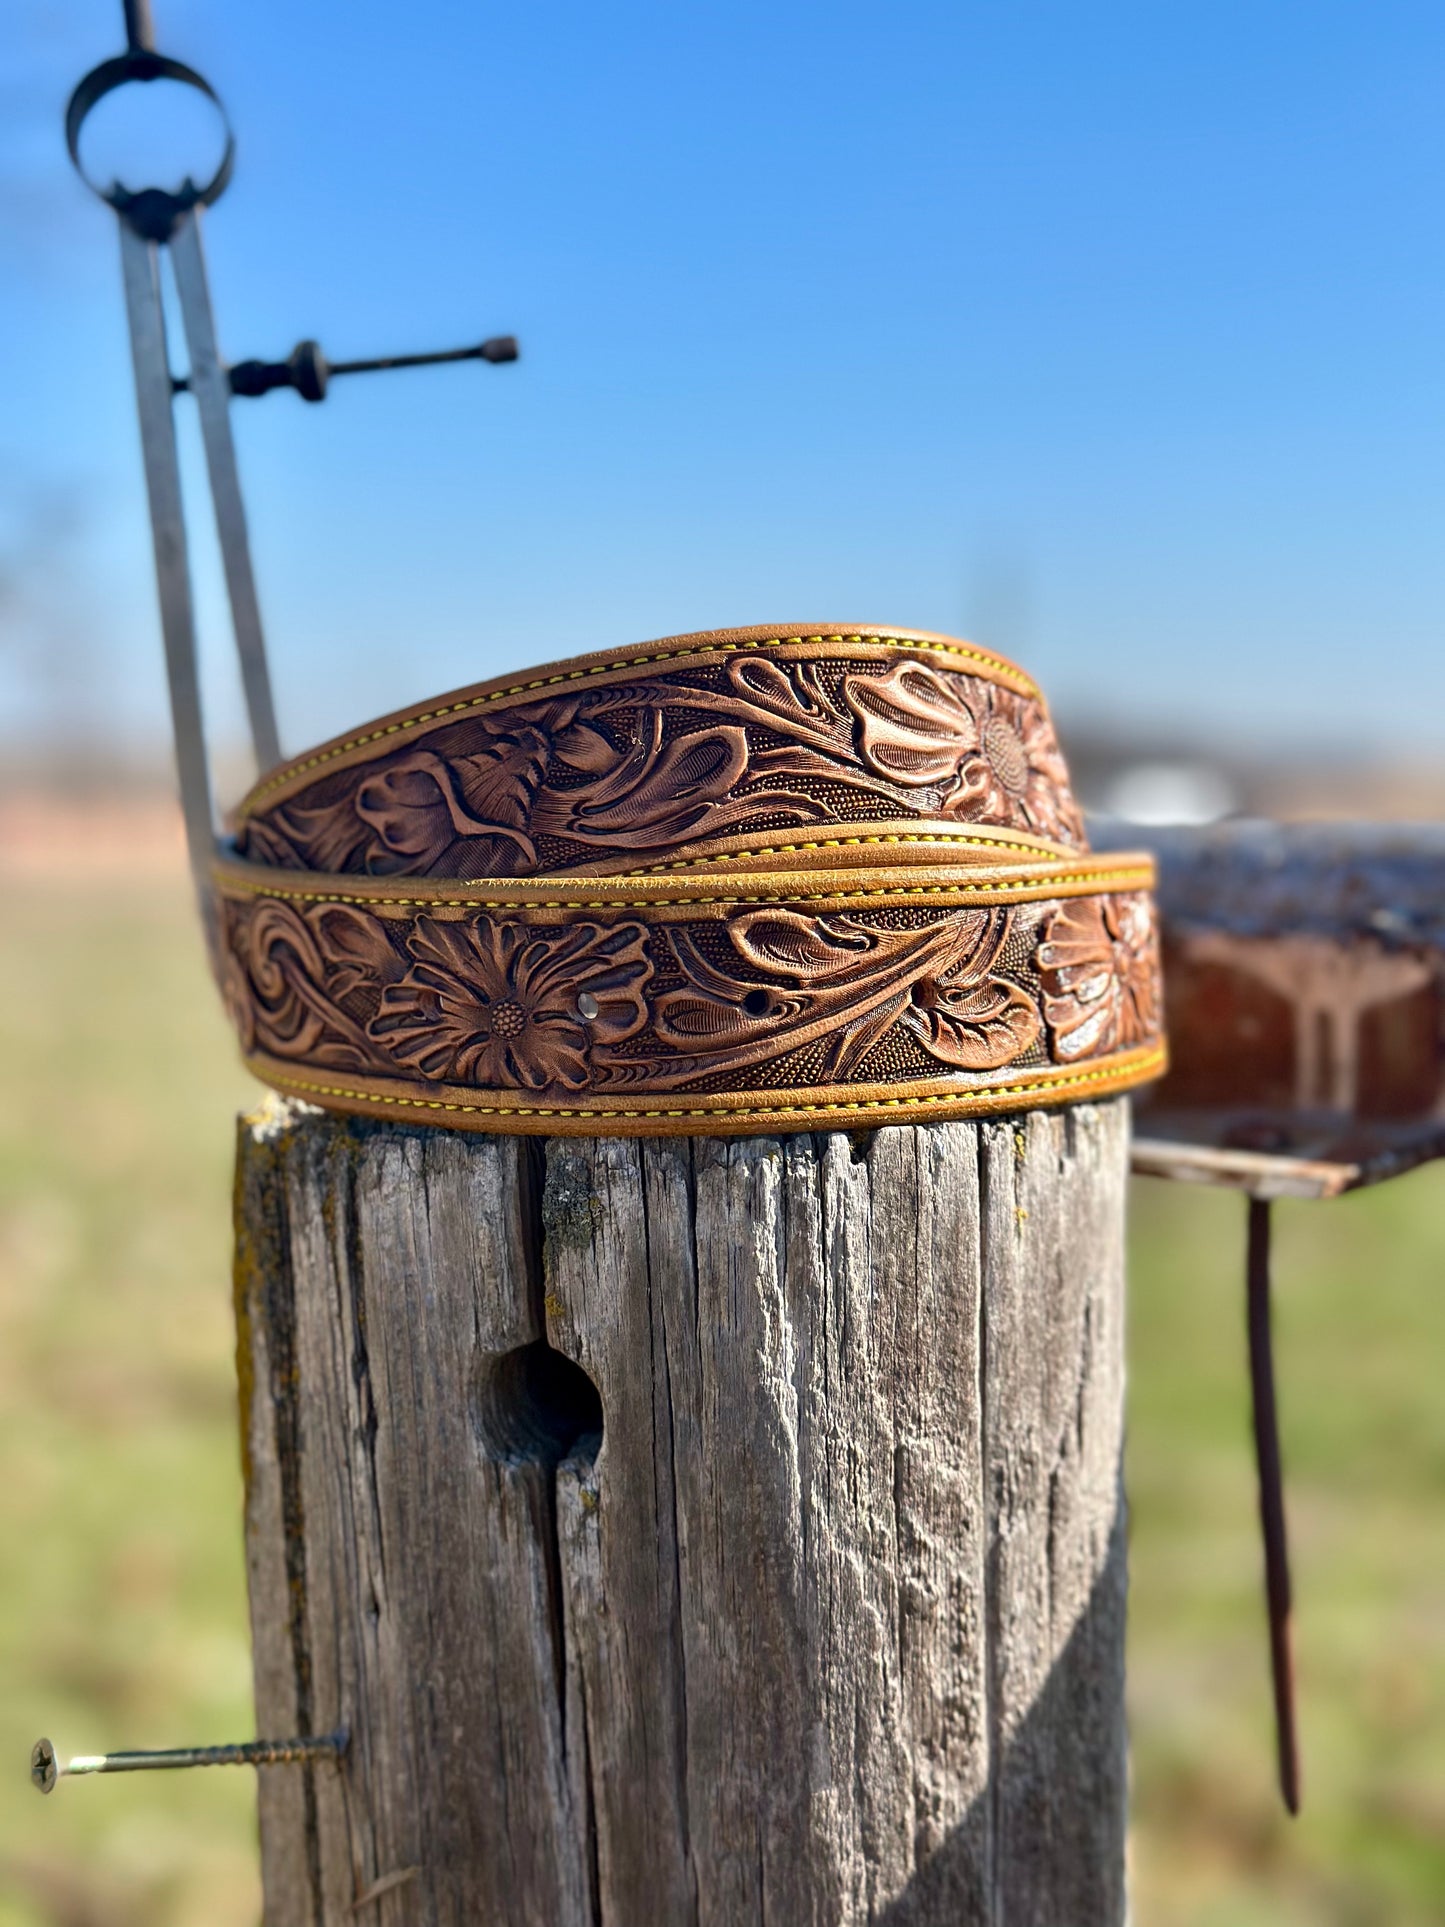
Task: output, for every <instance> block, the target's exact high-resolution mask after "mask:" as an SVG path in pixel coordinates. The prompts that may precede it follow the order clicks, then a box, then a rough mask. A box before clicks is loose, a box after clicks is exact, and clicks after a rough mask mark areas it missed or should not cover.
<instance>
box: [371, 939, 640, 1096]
mask: <svg viewBox="0 0 1445 1927" xmlns="http://www.w3.org/2000/svg"><path fill="white" fill-rule="evenodd" d="M407 951H408V954H409V957H410V960H411V962H410V968H409V969H408V970H407V972H406V975H405V976H404V977H403V978H402V979H401V981H400V982H399V983H395V984H392V985H389V986H388V988H387V989H386V990H385V991H384V992H383V994H382V1000H381V1008H380V1010H379V1011H378V1012H377V1014H376V1016H375V1017H373V1018H372V1020H371V1023H370V1024H369V1025H368V1027H367V1029H368V1035H369V1036H370V1037H371V1038H372V1039H373V1040H374V1042H376V1043H377V1044H379V1045H381V1046H382V1047H383V1049H384V1050H385V1051H386V1052H387V1053H388V1055H389V1056H390V1057H392V1058H393V1059H394V1060H396V1061H397V1062H399V1063H402V1064H405V1065H407V1066H408V1067H410V1068H411V1069H412V1070H415V1071H416V1072H418V1073H419V1074H420V1075H421V1076H423V1077H429V1078H434V1079H437V1080H446V1081H448V1082H452V1083H458V1084H475V1085H480V1086H486V1087H492V1088H496V1089H500V1090H527V1091H542V1090H546V1089H547V1088H548V1087H549V1086H551V1085H557V1086H560V1087H561V1088H562V1089H564V1090H569V1091H576V1090H580V1089H582V1087H583V1086H584V1085H585V1084H587V1082H588V1081H589V1066H590V1061H591V1056H592V1052H593V1050H594V1048H596V1046H598V1045H610V1044H617V1043H620V1042H621V1041H622V1040H623V1039H624V1038H627V1037H632V1036H634V1035H635V1034H636V1033H637V1032H638V1031H639V1030H641V1029H642V1027H643V1025H644V1024H645V1023H646V1021H647V1003H646V1000H645V998H644V996H643V992H644V990H645V988H646V986H647V984H648V982H649V981H650V980H651V977H652V963H651V960H650V958H649V957H648V955H647V932H646V930H645V929H644V928H643V927H642V925H641V924H637V923H621V924H598V923H576V924H571V925H568V926H566V927H565V928H562V929H555V930H553V929H532V928H530V927H529V926H528V925H526V924H523V923H502V922H498V921H496V920H494V919H493V918H491V917H477V918H475V919H473V920H472V921H470V922H468V923H442V922H440V921H439V920H438V919H436V918H434V917H419V918H418V919H417V922H416V926H415V928H414V929H413V931H412V933H411V936H410V938H409V939H408V943H407Z"/></svg>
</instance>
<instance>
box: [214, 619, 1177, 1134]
mask: <svg viewBox="0 0 1445 1927" xmlns="http://www.w3.org/2000/svg"><path fill="white" fill-rule="evenodd" d="M1153 880H1154V874H1153V863H1152V860H1151V859H1150V858H1149V857H1147V856H1143V855H1140V856H1132V855H1125V856H1119V855H1116V854H1110V855H1109V856H1107V857H1096V856H1093V855H1091V854H1090V853H1089V851H1088V849H1087V845H1086V841H1085V836H1084V829H1083V822H1082V819H1081V817H1080V814H1079V811H1078V808H1077V806H1076V804H1075V802H1074V799H1073V797H1072V794H1071V793H1070V789H1069V784H1068V777H1067V772H1066V770H1065V768H1064V764H1063V759H1062V757H1061V756H1060V753H1059V749H1058V745H1057V742H1056V740H1055V737H1054V733H1053V727H1052V725H1051V723H1050V721H1049V717H1048V712H1047V709H1046V707H1045V705H1044V702H1043V699H1042V697H1041V695H1040V694H1039V691H1038V690H1037V689H1036V687H1035V686H1034V684H1033V683H1032V682H1031V681H1030V680H1029V678H1028V677H1027V676H1026V675H1024V673H1023V672H1022V671H1021V670H1019V669H1017V668H1015V667H1014V666H1013V665H1012V664H1011V663H1008V662H1005V661H1004V660H1003V659H1002V658H1000V657H997V656H994V655H991V654H989V653H988V652H987V651H984V650H981V649H976V648H974V647H972V646H971V645H969V644H967V643H962V642H956V641H954V640H952V639H951V638H948V637H945V636H933V635H927V634H918V633H910V632H907V631H902V630H895V629H869V630H866V631H854V630H847V629H843V628H834V627H829V626H821V627H814V628H809V629H806V630H804V629H790V628H769V629H743V630H725V631H716V632H711V633H708V634H703V635H693V636H682V637H674V638H669V639H667V640H664V641H661V642H655V643H648V644H644V645H643V646H641V647H640V648H637V649H633V650H629V651H626V652H618V653H615V654H610V655H593V656H584V657H579V658H578V659H576V660H575V661H573V662H569V663H561V664H557V665H553V666H551V667H548V668H544V669H538V670H535V671H532V672H531V673H529V674H527V675H525V676H519V677H514V678H504V679H499V680H496V681H493V682H489V683H483V684H480V685H478V686H476V687H475V688H472V689H466V690H462V691H459V692H457V693H455V694H453V695H450V696H447V697H445V698H443V699H442V700H440V701H439V702H435V703H432V704H429V705H427V706H425V707H423V708H419V709H416V710H409V711H405V712H401V713H399V714H397V715H394V716H390V717H387V718H385V719H383V720H382V721H380V722H378V723H376V724H374V725H372V726H370V727H369V728H366V729H364V730H361V731H359V732H357V733H356V734H354V735H351V736H347V737H343V738H339V739H337V740H336V741H334V742H331V743H328V744H326V745H325V746H323V747H322V748H320V749H317V750H315V751H313V752H311V753H310V754H309V755H306V756H303V757H299V758H297V759H295V760H294V761H292V762H290V763H287V764H285V765H283V766H282V767H280V768H279V769H277V770H276V771H274V772H273V773H271V774H270V775H268V776H266V777H265V778H264V779H263V780H262V781H261V782H260V783H258V784H257V785H256V787H255V788H254V789H253V790H252V791H251V793H250V795H249V796H248V797H247V798H246V799H245V801H244V802H243V803H242V805H241V808H240V812H239V817H238V828H237V834H236V837H235V842H234V846H233V848H232V849H231V850H228V851H227V852H226V853H224V854H223V855H222V856H221V857H220V858H219V859H218V861H217V864H216V868H215V881H216V886H217V891H218V896H219V900H220V910H221V939H222V974H223V988H224V991H225V995H226V1001H227V1005H228V1008H229V1009H230V1011H231V1013H232V1015H233V1017H234V1019H235V1021H236V1024H237V1027H238V1029H239V1031H240V1034H241V1039H242V1044H243V1048H244V1051H245V1055H246V1060H247V1062H248V1064H249V1065H250V1066H251V1068H252V1069H253V1070H254V1071H255V1072H256V1074H257V1075H258V1076H259V1077H261V1078H262V1079H263V1080H264V1081H266V1082H267V1083H269V1084H272V1085H274V1086H275V1087H276V1088H278V1089H279V1090H281V1091H284V1092H288V1093H292V1094H295V1095H297V1096H299V1097H302V1098H306V1099H309V1100H310V1101H312V1102H314V1103H317V1104H321V1105H324V1106H327V1107H330V1108H334V1109H338V1110H344V1111H353V1112H360V1113H370V1114H374V1115H381V1116H388V1117H399V1118H403V1119H410V1120H412V1121H415V1122H421V1123H429V1124H446V1125H451V1126H456V1127H460V1128H468V1129H474V1130H488V1131H534V1132H544V1133H550V1134H559V1133H565V1132H592V1133H599V1132H607V1133H612V1132H616V1133H619V1134H629V1135H643V1134H647V1135H652V1134H662V1133H667V1132H679V1133H698V1134H701V1133H734V1132H761V1131H774V1130H799V1129H802V1130H807V1129H818V1128H826V1127H828V1126H829V1125H834V1124H836V1125H840V1126H843V1127H861V1126H868V1125H873V1124H880V1123H886V1122H898V1121H921V1120H925V1119H943V1118H950V1117H968V1116H974V1115H978V1114H983V1113H991V1112H999V1111H1010V1110H1013V1111H1017V1110H1024V1109H1030V1108H1033V1107H1035V1106H1038V1105H1045V1104H1060V1103H1067V1102H1070V1101H1077V1100H1080V1099H1083V1098H1088V1097H1093V1096H1101V1095H1107V1094H1110V1093H1113V1092H1116V1091H1122V1090H1127V1089H1129V1088H1130V1087H1131V1086H1133V1085H1136V1084H1139V1083H1142V1082H1143V1081H1145V1080H1146V1079H1149V1078H1153V1077H1156V1076H1158V1075H1159V1074H1160V1072H1161V1071H1162V1070H1163V1068H1164V1046H1163V1041H1162V1035H1161V1023H1162V1004H1161V997H1160V987H1159V966H1158V945H1157V938H1156V931H1155V922H1154V910H1153V901H1152V897H1151V895H1150V891H1151V887H1152V884H1153Z"/></svg>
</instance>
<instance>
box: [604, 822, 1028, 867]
mask: <svg viewBox="0 0 1445 1927" xmlns="http://www.w3.org/2000/svg"><path fill="white" fill-rule="evenodd" d="M872 843H876V844H886V845H888V846H889V847H890V848H891V847H892V846H893V845H894V844H902V843H939V844H942V845H943V847H944V848H945V849H953V848H954V847H955V846H957V845H967V847H968V848H969V849H971V850H973V849H977V850H1017V851H1018V852H1019V855H1020V861H1026V860H1027V852H1028V851H1029V850H1031V849H1037V848H1038V847H1039V846H1038V845H1037V844H1031V843H1029V842H1028V841H1027V839H1026V838H1025V837H1023V836H1022V835H1020V836H1019V837H1017V838H1014V837H1004V836H962V835H955V834H954V833H953V831H952V830H920V831H918V832H917V833H916V834H915V835H912V836H902V835H900V836H827V837H819V838H815V839H814V840H813V841H812V842H808V843H773V844H770V845H769V846H768V847H767V848H766V849H762V850H731V851H726V850H725V851H722V852H720V853H719V854H718V855H717V856H687V857H680V858H679V859H678V861H677V862H676V863H649V864H647V865H645V866H644V868H642V869H641V870H636V871H634V872H633V875H635V876H644V877H650V876H660V875H662V874H663V873H664V872H666V871H669V870H704V869H706V868H707V867H708V865H709V864H712V863H746V862H748V861H749V860H750V859H751V858H753V857H759V856H787V855H789V854H791V852H792V851H794V850H854V849H857V848H859V847H860V846H861V845H863V844H872ZM1043 861H1045V862H1047V861H1048V858H1047V856H1045V857H1044V858H1043Z"/></svg>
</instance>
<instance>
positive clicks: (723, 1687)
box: [237, 1100, 1128, 1927]
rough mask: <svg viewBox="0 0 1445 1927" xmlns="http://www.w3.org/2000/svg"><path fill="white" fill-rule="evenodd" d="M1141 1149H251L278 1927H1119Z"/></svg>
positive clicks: (267, 1813) (243, 1346)
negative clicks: (1131, 1275) (1128, 1209)
mask: <svg viewBox="0 0 1445 1927" xmlns="http://www.w3.org/2000/svg"><path fill="white" fill-rule="evenodd" d="M1127 1138H1128V1121H1127V1109H1126V1106H1125V1104H1124V1102H1123V1101H1122V1100H1114V1101H1113V1102H1109V1103H1104V1104H1100V1105H1096V1106H1081V1107H1079V1108H1077V1109H1075V1110H1073V1111H1070V1112H1063V1113H1047V1114H1046V1113H1033V1114H1030V1115H1028V1116H1025V1117H1019V1118H1012V1119H1002V1120H998V1121H994V1122H984V1123H977V1124H973V1123H952V1124H934V1125H923V1126H898V1127H890V1128H887V1129H883V1130H878V1131H876V1132H873V1133H871V1134H868V1135H867V1136H863V1137H858V1138H850V1137H848V1136H846V1135H842V1134H838V1135H817V1136H798V1137H791V1138H786V1139H781V1140H779V1139H775V1138H773V1139H770V1138H751V1139H733V1140H719V1139H686V1138H677V1139H652V1140H645V1141H640V1142H639V1141H636V1140H621V1139H612V1138H597V1139H569V1140H553V1141H549V1142H547V1143H545V1144H544V1143H543V1142H541V1141H540V1140H536V1139H532V1140H528V1139H525V1138H517V1137H469V1136H461V1135H452V1134H448V1133H443V1132H425V1131H419V1130H411V1129H405V1128H399V1127H391V1126H387V1125H371V1124H363V1123H358V1122H355V1121H348V1120H346V1119H341V1118H335V1117H329V1116H323V1115H321V1114H319V1113H316V1112H309V1111H303V1110H300V1109H287V1108H284V1107H280V1106H277V1107H275V1108H273V1109H272V1110H271V1111H270V1112H269V1113H267V1114H264V1115H263V1116H262V1117H261V1118H259V1119H253V1120H248V1121H247V1122H245V1123H244V1124H243V1126H242V1128H241V1133H240V1161H239V1170H238V1180H237V1233H238V1258H237V1310H238V1319H239V1362H240V1369H241V1381H242V1392H243V1433H244V1441H245V1450H246V1455H247V1467H248V1480H247V1493H248V1497H247V1544H248V1553H249V1564H250V1578H251V1607H252V1619H253V1626H254V1637H255V1653H256V1697H257V1721H258V1728H257V1730H258V1731H260V1732H263V1733H272V1732H275V1733H291V1732H325V1731H327V1730H329V1729H330V1728H332V1727H334V1726H336V1725H337V1724H339V1723H345V1724H346V1725H347V1726H348V1727H349V1729H350V1732H351V1742H350V1749H349V1753H348V1756H347V1759H346V1762H345V1765H344V1766H343V1767H342V1768H341V1769H339V1770H338V1769H336V1768H332V1767H307V1768H304V1769H301V1768H277V1769H268V1770H263V1771H262V1773H261V1775H260V1782H261V1795H260V1798H261V1832H262V1850H263V1872H264V1881H265V1890H266V1906H267V1920H268V1922H269V1923H270V1927H303V1923H304V1924H305V1927H322V1924H323V1923H324V1924H325V1927H339V1923H342V1922H348V1923H349V1922H352V1921H357V1920H360V1921H363V1922H378V1923H382V1927H401V1924H402V1923H406V1924H407V1927H411V1924H412V1923H417V1924H418V1927H419V1924H420V1923H423V1922H425V1923H442V1924H443V1927H480V1923H497V1927H504V1924H505V1927H651V1924H652V1923H656V1924H657V1927H674V1924H676V1927H684V1924H686V1927H694V1923H696V1927H754V1924H756V1927H765V1924H766V1927H805V1924H806V1927H854V1924H855V1923H863V1922H873V1923H878V1924H879V1927H905V1923H906V1924H907V1927H945V1924H946V1927H963V1924H965V1923H987V1924H988V1927H1002V1924H1003V1923H1008V1927H1026V1924H1032V1923H1036V1924H1037V1927H1114V1924H1115V1923H1119V1922H1122V1920H1123V1917H1124V1897H1123V1857H1124V1856H1123V1846H1124V1813H1125V1766H1126V1763H1125V1739H1124V1721H1123V1630H1124V1596H1125V1555H1124V1537H1123V1514H1122V1501H1121V1495H1120V1483H1119V1467H1120V1446H1121V1437H1122V1400H1123V1192H1124V1182H1125V1170H1126V1164H1127V1149H1128V1147H1127ZM584 1374H585V1376H584Z"/></svg>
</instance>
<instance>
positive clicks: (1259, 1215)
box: [1093, 822, 1445, 1813]
mask: <svg viewBox="0 0 1445 1927" xmlns="http://www.w3.org/2000/svg"><path fill="white" fill-rule="evenodd" d="M1122 838H1127V841H1128V843H1129V845H1130V846H1131V847H1132V846H1134V845H1135V844H1138V843H1143V844H1147V845H1150V846H1152V848H1153V849H1154V853H1155V855H1156V857H1157V858H1158V861H1159V905H1160V913H1161V921H1162V933H1163V949H1164V960H1165V962H1164V982H1165V1009H1166V1024H1167V1029H1168V1035H1169V1047H1170V1057H1171V1065H1172V1068H1171V1070H1170V1074H1169V1076H1168V1077H1167V1078H1165V1080H1164V1081H1163V1083H1162V1084H1160V1085H1158V1086H1156V1087H1155V1088H1154V1089H1153V1090H1150V1091H1147V1092H1145V1093H1144V1094H1143V1095H1142V1096H1141V1097H1140V1098H1139V1099H1138V1100H1136V1133H1135V1138H1134V1149H1133V1168H1134V1170H1135V1172H1136V1173H1138V1174H1139V1175H1141V1176H1144V1177H1153V1178H1169V1179H1173V1180H1176V1181H1178V1182H1182V1183H1188V1184H1216V1185H1224V1186H1227V1187H1229V1188H1230V1189H1232V1190H1236V1191H1243V1192H1244V1193H1245V1194H1246V1195H1247V1197H1248V1199H1249V1236H1248V1256H1247V1262H1246V1306H1247V1318H1246V1325H1247V1331H1248V1337H1249V1364H1250V1389H1251V1395H1252V1400H1251V1402H1252V1408H1253V1424H1254V1445H1255V1462H1256V1468H1257V1472H1258V1478H1259V1507H1260V1525H1261V1531H1262V1535H1263V1541H1264V1576H1265V1598H1266V1606H1267V1613H1268V1621H1269V1637H1270V1670H1271V1675H1272V1679H1273V1687H1274V1709H1275V1739H1276V1751H1277V1757H1278V1766H1279V1783H1280V1792H1281V1795H1282V1797H1283V1799H1284V1803H1285V1805H1286V1807H1287V1808H1288V1810H1289V1811H1290V1812H1291V1813H1297V1812H1298V1811H1299V1800H1300V1764H1299V1741H1298V1735H1297V1730H1296V1711H1295V1677H1294V1654H1293V1647H1292V1642H1291V1592H1290V1578H1289V1562H1288V1554H1287V1543H1286V1527H1285V1509H1284V1479H1283V1471H1282V1467H1281V1455H1280V1440H1279V1421H1278V1412H1277V1400H1276V1392H1275V1372H1274V1346H1273V1337H1272V1332H1271V1317H1270V1203H1271V1201H1272V1200H1273V1199H1276V1198H1311V1199H1324V1198H1336V1197H1339V1196H1341V1195H1342V1194H1343V1193H1345V1192H1347V1191H1357V1190H1360V1189H1362V1188H1364V1187H1365V1186H1367V1185H1375V1184H1383V1183H1385V1182H1387V1181H1388V1180H1389V1179H1391V1178H1396V1177H1399V1176H1401V1175H1402V1174H1403V1173H1404V1172H1406V1171H1411V1170H1414V1169H1415V1168H1416V1167H1417V1166H1419V1165H1421V1164H1425V1163H1428V1162H1429V1161H1430V1160H1431V1159H1433V1158H1439V1157H1445V826H1442V825H1387V824H1371V823H1353V824H1352V823H1336V824H1280V823H1258V822H1234V823H1222V824H1218V825H1214V826H1211V827H1210V828H1208V829H1203V830H1183V829H1176V830H1165V831H1152V832H1151V831H1147V830H1145V831H1141V830H1140V828H1139V826H1138V825H1137V824H1129V825H1112V824H1101V825H1096V826H1094V836H1093V841H1094V844H1095V847H1096V848H1105V849H1107V848H1109V847H1110V846H1111V845H1112V844H1113V843H1115V842H1116V841H1118V840H1120V839H1122Z"/></svg>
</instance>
